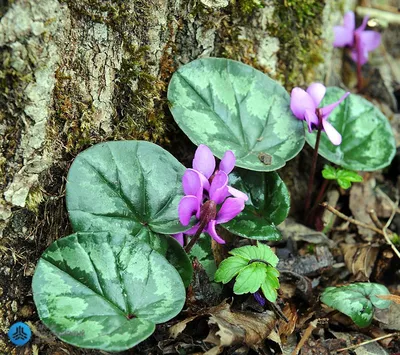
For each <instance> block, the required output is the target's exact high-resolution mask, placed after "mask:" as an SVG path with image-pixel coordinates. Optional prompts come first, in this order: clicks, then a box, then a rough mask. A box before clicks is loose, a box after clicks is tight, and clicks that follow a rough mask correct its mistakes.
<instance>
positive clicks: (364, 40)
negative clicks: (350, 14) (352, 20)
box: [360, 31, 381, 52]
mask: <svg viewBox="0 0 400 355" xmlns="http://www.w3.org/2000/svg"><path fill="white" fill-rule="evenodd" d="M360 41H361V49H362V50H363V51H367V52H370V51H373V50H374V49H376V48H378V47H379V45H380V44H381V34H380V33H378V32H375V31H364V32H361V33H360Z"/></svg>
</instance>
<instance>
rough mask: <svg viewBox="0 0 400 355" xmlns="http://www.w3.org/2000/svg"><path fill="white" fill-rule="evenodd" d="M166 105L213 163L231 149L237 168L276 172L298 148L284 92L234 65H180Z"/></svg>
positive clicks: (296, 126)
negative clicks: (209, 153) (208, 151)
mask: <svg viewBox="0 0 400 355" xmlns="http://www.w3.org/2000/svg"><path fill="white" fill-rule="evenodd" d="M168 100H169V101H170V104H171V112H172V114H173V116H174V119H175V121H176V122H177V123H178V125H179V127H180V128H181V129H182V130H183V131H184V132H185V134H186V135H187V136H188V137H189V138H190V139H191V140H192V141H193V142H194V143H195V144H197V145H199V144H206V145H208V146H209V147H210V148H211V150H212V151H213V153H214V154H215V155H216V156H217V157H218V158H222V156H223V155H224V153H225V151H226V150H232V151H233V152H234V153H235V156H236V159H237V160H236V165H237V166H239V167H242V168H246V169H249V170H257V171H273V170H276V169H279V168H281V167H282V166H284V165H285V163H286V161H288V160H290V159H292V158H293V157H294V156H296V155H297V154H298V153H299V151H300V150H301V148H302V147H303V145H304V131H303V128H302V122H301V121H299V120H297V119H296V118H295V117H294V116H293V115H292V113H291V111H290V107H289V104H290V97H289V94H288V93H287V92H286V90H285V89H284V88H283V87H282V86H281V85H279V84H278V83H277V82H275V81H274V80H272V79H270V78H269V77H268V76H266V75H265V74H263V73H262V72H260V71H258V70H256V69H254V68H252V67H250V66H248V65H245V64H243V63H240V62H235V61H232V60H228V59H222V58H203V59H198V60H195V61H193V62H191V63H189V64H187V65H184V66H183V67H181V68H179V70H178V71H177V72H175V74H174V75H173V77H172V79H171V82H170V84H169V88H168Z"/></svg>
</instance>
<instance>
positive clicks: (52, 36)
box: [0, 0, 342, 354]
mask: <svg viewBox="0 0 400 355" xmlns="http://www.w3.org/2000/svg"><path fill="white" fill-rule="evenodd" d="M337 3H338V2H337V1H335V0H325V1H320V0H285V1H280V0H279V1H278V0H263V1H261V0H232V1H228V0H220V1H209V0H188V1H180V0H135V1H126V0H108V1H105V0H64V1H61V0H60V1H59V0H12V1H11V0H9V1H6V2H5V5H4V6H2V7H1V8H0V15H1V16H2V18H1V21H0V58H1V60H0V85H1V95H0V332H3V333H6V332H7V330H8V328H9V326H10V325H11V324H12V323H13V322H15V321H17V320H21V321H29V322H30V324H31V326H32V329H33V330H34V341H33V342H32V343H31V344H30V345H29V346H27V348H26V353H27V354H32V353H35V351H37V350H38V349H40V353H43V354H56V353H57V351H62V350H60V349H61V348H63V347H64V348H68V349H69V350H68V351H69V352H70V353H71V354H72V353H73V354H81V353H82V354H83V353H88V352H90V351H83V350H82V351H81V350H78V349H76V348H72V347H70V346H68V345H66V344H62V343H60V342H59V341H57V340H56V339H55V338H54V336H52V335H51V334H50V333H49V332H48V331H47V330H46V329H45V328H44V327H42V326H41V325H40V322H39V321H38V319H37V316H36V313H35V308H34V305H33V301H32V295H31V286H30V285H31V277H32V274H33V272H34V268H35V265H36V263H37V260H38V258H39V257H40V255H41V253H42V252H43V250H44V249H45V248H46V247H47V246H48V245H49V244H50V243H51V242H53V241H54V240H56V239H58V238H61V237H63V236H66V235H68V233H69V232H70V228H69V224H68V218H67V214H66V211H65V208H64V192H65V178H66V173H67V171H68V167H69V166H70V164H71V162H72V160H73V158H74V157H75V156H76V154H78V153H79V152H80V151H82V150H83V149H85V148H87V147H89V146H90V145H92V144H95V143H97V142H100V141H106V140H114V139H144V140H150V141H153V142H156V143H159V144H162V145H164V146H166V147H167V149H168V147H169V148H171V147H172V143H171V142H177V141H179V137H181V136H179V135H180V133H179V131H178V130H177V129H176V127H175V126H174V124H173V121H172V119H171V116H170V114H169V112H168V105H167V101H166V89H167V85H168V81H169V79H170V77H171V75H172V73H173V72H174V71H175V70H176V68H177V67H179V66H180V65H182V64H184V63H187V62H189V61H191V60H193V59H196V58H198V57H204V56H225V57H229V58H232V59H236V60H240V61H243V62H245V63H248V64H251V65H253V66H255V67H257V68H258V69H260V70H263V71H264V72H266V73H267V74H269V75H271V76H272V77H274V78H276V79H278V80H281V81H282V83H283V84H285V85H286V86H287V88H288V89H290V88H291V87H292V86H294V85H305V84H306V82H310V81H312V80H323V79H324V78H325V75H326V74H327V70H328V69H327V68H328V65H327V64H328V63H326V61H325V62H324V59H328V62H329V60H330V53H331V49H329V48H330V45H329V41H330V36H331V35H332V34H331V32H330V30H329V28H330V27H329V26H328V24H330V23H331V21H339V20H340V16H341V15H340V10H342V9H341V5H340V4H342V2H339V3H340V4H339V5H337ZM335 4H336V5H335ZM208 6H211V7H208ZM213 6H214V7H213ZM296 34H297V35H296ZM0 353H1V354H3V353H4V354H14V353H16V350H15V348H14V347H13V346H12V345H11V344H10V343H8V341H7V340H6V339H5V338H4V337H0Z"/></svg>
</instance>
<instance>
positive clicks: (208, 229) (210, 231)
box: [206, 220, 225, 244]
mask: <svg viewBox="0 0 400 355" xmlns="http://www.w3.org/2000/svg"><path fill="white" fill-rule="evenodd" d="M206 232H207V233H208V234H209V235H211V238H212V239H214V240H215V241H216V242H217V243H219V244H225V240H223V239H222V238H221V237H220V236H219V235H218V234H217V231H216V230H215V221H214V220H212V221H210V222H209V223H208V225H207V227H206Z"/></svg>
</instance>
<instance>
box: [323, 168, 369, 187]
mask: <svg viewBox="0 0 400 355" xmlns="http://www.w3.org/2000/svg"><path fill="white" fill-rule="evenodd" d="M322 176H323V177H324V179H327V180H336V181H337V183H338V184H339V186H340V187H341V188H343V189H348V188H349V187H351V183H352V182H361V181H363V178H362V176H360V175H358V174H357V172H355V171H351V170H346V169H341V168H338V169H335V168H334V167H333V166H329V165H325V167H324V170H322Z"/></svg>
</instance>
